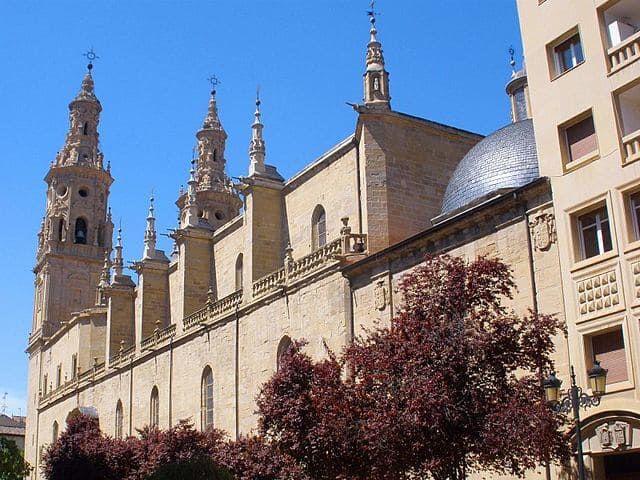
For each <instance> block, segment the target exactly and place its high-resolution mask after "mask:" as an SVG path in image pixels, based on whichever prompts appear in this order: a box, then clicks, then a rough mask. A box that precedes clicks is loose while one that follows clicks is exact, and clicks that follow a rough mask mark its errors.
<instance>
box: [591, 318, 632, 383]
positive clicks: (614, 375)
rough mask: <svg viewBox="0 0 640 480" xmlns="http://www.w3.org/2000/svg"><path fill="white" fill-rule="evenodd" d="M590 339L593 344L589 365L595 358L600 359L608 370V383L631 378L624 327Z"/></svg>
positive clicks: (601, 363) (603, 366)
mask: <svg viewBox="0 0 640 480" xmlns="http://www.w3.org/2000/svg"><path fill="white" fill-rule="evenodd" d="M588 339H589V341H590V344H591V345H590V347H591V359H590V360H591V361H590V362H587V365H588V367H590V366H591V364H592V363H593V360H598V361H599V362H600V365H601V366H602V368H606V369H607V370H608V372H607V384H612V383H618V382H624V381H626V380H629V373H628V370H627V357H626V354H625V348H624V335H623V333H622V327H621V326H620V327H618V328H616V329H614V330H610V331H608V332H605V333H599V334H595V335H591V336H589V337H588ZM588 346H589V345H588Z"/></svg>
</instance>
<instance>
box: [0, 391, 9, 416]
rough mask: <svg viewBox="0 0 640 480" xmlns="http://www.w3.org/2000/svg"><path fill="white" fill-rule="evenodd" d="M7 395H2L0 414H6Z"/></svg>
mask: <svg viewBox="0 0 640 480" xmlns="http://www.w3.org/2000/svg"><path fill="white" fill-rule="evenodd" d="M7 395H9V394H8V393H7V392H4V395H2V404H0V413H2V414H5V413H7Z"/></svg>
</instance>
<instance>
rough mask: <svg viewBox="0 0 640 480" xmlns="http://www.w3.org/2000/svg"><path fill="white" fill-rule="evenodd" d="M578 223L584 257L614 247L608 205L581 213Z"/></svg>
mask: <svg viewBox="0 0 640 480" xmlns="http://www.w3.org/2000/svg"><path fill="white" fill-rule="evenodd" d="M577 223H578V225H577V227H578V235H579V239H580V252H581V257H582V259H585V258H591V257H595V256H596V255H601V254H603V253H605V252H608V251H609V250H611V249H612V248H613V246H612V244H611V231H610V228H609V217H608V215H607V208H606V207H601V208H598V209H596V210H592V211H591V212H588V213H585V214H583V215H580V216H579V217H578V222H577Z"/></svg>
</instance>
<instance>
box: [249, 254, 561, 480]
mask: <svg viewBox="0 0 640 480" xmlns="http://www.w3.org/2000/svg"><path fill="white" fill-rule="evenodd" d="M514 288H515V285H514V283H513V280H512V277H511V274H510V271H509V269H508V267H507V266H506V265H505V264H503V263H501V262H500V261H497V260H490V259H485V258H479V259H477V260H476V261H473V262H470V263H466V262H465V261H463V260H462V259H459V258H454V257H449V256H441V257H435V258H431V257H428V258H427V259H426V262H425V263H424V264H423V265H421V266H420V267H418V268H416V269H414V270H413V271H412V272H410V273H408V274H407V275H406V276H405V277H404V279H403V281H402V282H401V284H400V290H401V293H402V295H403V299H404V303H403V306H402V309H401V311H400V313H399V314H398V315H397V316H396V317H395V318H394V319H393V320H392V322H391V324H390V325H389V326H378V327H376V328H374V329H373V330H371V331H369V332H367V335H365V336H363V337H362V338H359V339H358V340H357V341H356V342H354V344H353V345H351V346H349V347H348V348H347V349H346V350H345V351H344V353H343V355H342V356H341V358H340V359H336V358H334V357H330V358H329V359H328V360H323V361H321V362H313V361H312V360H311V359H310V358H309V357H308V356H307V355H306V354H304V353H303V352H302V351H301V345H300V344H299V343H298V344H296V345H295V346H294V348H293V349H292V350H291V351H290V352H289V354H288V355H286V356H285V358H284V359H283V361H282V362H281V365H282V367H281V370H280V371H279V372H278V373H276V374H275V375H274V376H273V377H272V378H271V379H270V380H269V381H268V382H267V383H266V384H265V386H264V387H263V389H262V392H261V394H260V396H259V399H258V413H259V415H260V433H261V434H262V435H263V436H264V437H265V438H267V439H268V440H269V441H270V442H271V443H272V444H273V445H274V446H275V447H276V448H278V449H279V450H280V451H283V452H285V453H286V454H288V455H290V456H291V457H292V458H294V459H295V460H296V462H297V464H298V465H299V466H300V467H301V468H302V469H303V470H304V472H305V474H306V475H307V476H308V477H309V478H311V479H326V478H355V479H358V478H367V477H376V478H425V477H427V476H431V477H432V478H434V479H435V480H459V479H464V478H466V477H467V475H468V474H470V473H471V472H476V471H481V470H488V471H495V472H498V473H509V474H513V475H517V476H522V475H523V474H524V472H525V471H526V470H528V469H531V468H535V467H536V466H538V465H540V464H541V463H542V462H544V461H547V460H559V459H562V458H564V457H565V456H566V455H567V454H568V451H567V445H568V442H566V439H565V438H563V436H562V435H561V434H560V433H559V427H560V426H561V424H562V422H563V421H564V419H563V418H562V417H558V416H556V415H555V414H554V413H553V412H552V411H551V410H550V409H549V408H548V407H547V406H546V405H545V402H544V401H543V397H542V389H541V372H543V371H544V370H546V369H549V368H551V366H552V361H551V354H552V352H553V336H554V335H555V334H556V333H557V332H558V331H559V329H561V328H562V326H561V324H560V323H559V322H558V320H556V319H555V318H554V317H551V316H548V315H536V314H533V313H529V315H526V316H518V315H516V314H514V313H513V312H511V311H509V310H508V309H507V308H506V307H505V306H504V304H503V302H504V299H508V298H511V297H512V292H513V290H514ZM343 367H344V369H343ZM344 370H346V371H347V372H350V375H349V376H348V378H345V377H344V376H343V375H342V374H341V372H342V371H344Z"/></svg>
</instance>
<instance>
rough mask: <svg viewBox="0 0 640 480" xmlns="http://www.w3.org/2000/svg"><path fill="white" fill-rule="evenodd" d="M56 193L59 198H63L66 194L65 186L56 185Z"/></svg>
mask: <svg viewBox="0 0 640 480" xmlns="http://www.w3.org/2000/svg"><path fill="white" fill-rule="evenodd" d="M56 193H57V194H58V196H59V197H64V196H65V195H66V194H67V186H66V185H58V188H57V189H56Z"/></svg>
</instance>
